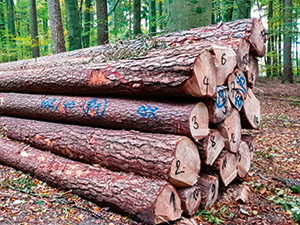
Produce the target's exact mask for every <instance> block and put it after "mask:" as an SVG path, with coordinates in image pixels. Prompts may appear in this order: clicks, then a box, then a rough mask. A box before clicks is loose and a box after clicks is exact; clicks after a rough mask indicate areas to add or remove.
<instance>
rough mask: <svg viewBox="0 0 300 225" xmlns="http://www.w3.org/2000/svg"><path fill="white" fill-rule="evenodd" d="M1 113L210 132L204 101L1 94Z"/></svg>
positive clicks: (199, 136) (200, 135)
mask: <svg viewBox="0 0 300 225" xmlns="http://www.w3.org/2000/svg"><path fill="white" fill-rule="evenodd" d="M0 113H1V115H10V116H17V117H27V118H32V119H44V120H52V121H58V122H68V123H74V124H82V125H90V126H99V127H103V128H112V129H127V130H130V129H132V130H140V131H146V132H154V133H173V134H182V135H185V136H189V137H191V138H194V139H195V140H198V139H202V138H204V137H206V136H207V135H208V133H209V129H208V123H209V119H208V111H207V108H206V106H205V105H204V103H197V104H196V103H192V104H191V103H186V104H185V103H184V104H181V103H179V104H178V103H175V102H173V103H167V102H162V101H161V102H154V101H146V100H145V101H141V100H132V99H117V98H89V97H66V96H46V95H29V94H15V93H2V94H1V95H0Z"/></svg>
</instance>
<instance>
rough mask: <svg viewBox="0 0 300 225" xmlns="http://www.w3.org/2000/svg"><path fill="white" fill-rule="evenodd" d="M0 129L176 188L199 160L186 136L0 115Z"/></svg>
mask: <svg viewBox="0 0 300 225" xmlns="http://www.w3.org/2000/svg"><path fill="white" fill-rule="evenodd" d="M0 127H1V128H2V129H1V133H2V134H3V135H6V136H7V137H9V138H11V139H14V140H18V141H21V142H24V143H27V144H30V145H31V146H33V147H36V148H39V149H43V150H48V151H51V152H53V153H55V154H59V155H63V156H66V157H69V158H72V159H75V160H80V161H83V162H87V163H91V164H100V165H101V166H104V167H107V168H109V169H111V170H115V171H124V172H134V173H136V174H139V175H142V176H147V177H154V178H160V179H165V180H168V181H170V182H171V183H172V184H173V185H175V186H177V187H188V186H192V185H194V184H195V183H196V182H197V178H198V174H199V172H200V167H201V161H200V157H199V153H198V149H197V147H196V145H195V144H194V143H193V142H192V141H191V140H190V139H189V138H187V137H182V136H174V135H163V134H148V133H139V132H136V131H124V130H121V131H119V130H115V131H114V130H104V129H97V128H90V127H81V126H73V125H66V124H59V123H49V122H41V121H34V120H25V119H17V118H12V117H0Z"/></svg>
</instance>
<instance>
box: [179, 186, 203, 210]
mask: <svg viewBox="0 0 300 225" xmlns="http://www.w3.org/2000/svg"><path fill="white" fill-rule="evenodd" d="M177 191H178V195H179V197H180V200H181V208H182V210H183V213H184V214H185V215H186V216H193V215H195V214H196V212H197V210H198V209H199V207H200V203H201V192H200V188H199V186H197V185H195V186H193V187H190V188H182V189H178V190H177Z"/></svg>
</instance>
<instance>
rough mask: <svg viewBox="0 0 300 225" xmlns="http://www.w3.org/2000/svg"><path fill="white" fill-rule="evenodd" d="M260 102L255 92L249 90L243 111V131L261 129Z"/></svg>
mask: <svg viewBox="0 0 300 225" xmlns="http://www.w3.org/2000/svg"><path fill="white" fill-rule="evenodd" d="M260 118H261V114H260V102H259V100H258V99H257V98H256V97H255V95H254V93H253V91H252V90H251V89H248V94H247V97H246V99H245V101H244V104H243V109H242V111H241V122H242V128H243V129H259V125H260Z"/></svg>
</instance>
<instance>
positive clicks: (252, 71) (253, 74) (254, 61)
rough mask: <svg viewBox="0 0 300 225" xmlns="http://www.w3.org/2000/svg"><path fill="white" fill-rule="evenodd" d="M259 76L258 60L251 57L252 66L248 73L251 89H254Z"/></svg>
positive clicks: (250, 65)
mask: <svg viewBox="0 0 300 225" xmlns="http://www.w3.org/2000/svg"><path fill="white" fill-rule="evenodd" d="M258 74H259V67H258V60H257V59H256V58H255V57H254V56H252V55H250V64H249V70H248V71H247V73H246V75H247V81H248V83H247V84H248V86H249V87H250V88H253V87H254V85H255V82H256V79H257V77H258Z"/></svg>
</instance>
